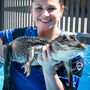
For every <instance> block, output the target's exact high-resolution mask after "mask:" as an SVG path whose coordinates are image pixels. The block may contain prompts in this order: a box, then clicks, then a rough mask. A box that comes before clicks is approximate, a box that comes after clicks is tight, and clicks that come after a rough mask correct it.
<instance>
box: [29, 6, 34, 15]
mask: <svg viewBox="0 0 90 90" xmlns="http://www.w3.org/2000/svg"><path fill="white" fill-rule="evenodd" d="M30 13H31V15H32V16H33V10H32V6H30Z"/></svg>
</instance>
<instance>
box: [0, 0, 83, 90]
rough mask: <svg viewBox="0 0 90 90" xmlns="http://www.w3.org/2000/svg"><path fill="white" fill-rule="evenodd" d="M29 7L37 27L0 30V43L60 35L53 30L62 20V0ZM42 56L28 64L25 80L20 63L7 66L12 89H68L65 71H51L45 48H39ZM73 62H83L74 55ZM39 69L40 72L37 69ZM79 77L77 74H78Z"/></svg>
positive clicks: (45, 0)
mask: <svg viewBox="0 0 90 90" xmlns="http://www.w3.org/2000/svg"><path fill="white" fill-rule="evenodd" d="M32 2H33V3H32V6H31V7H30V10H31V14H32V17H33V20H34V22H35V24H36V26H37V27H26V28H19V29H13V30H4V31H1V32H0V36H1V39H2V41H3V44H5V43H8V42H11V41H12V40H13V39H15V38H17V37H19V36H23V35H25V36H43V37H47V38H49V39H51V40H53V39H55V38H57V37H58V36H59V35H61V34H63V31H61V30H60V29H59V28H58V27H57V22H58V20H59V19H60V18H61V17H62V14H63V11H64V7H63V6H62V0H32ZM42 53H43V55H42V56H41V55H39V56H38V60H36V62H35V63H33V64H32V67H31V74H30V76H29V77H26V76H25V75H24V70H23V68H21V67H22V65H23V64H20V63H17V62H12V63H11V82H12V87H13V89H14V90H20V89H21V90H50V89H52V90H65V89H67V88H68V82H67V81H68V80H67V77H66V72H65V71H64V69H63V66H62V67H61V64H62V62H61V63H60V64H59V66H60V68H59V69H58V70H57V71H55V68H54V65H51V63H50V61H52V58H51V55H50V50H49V46H48V45H46V46H44V47H43V51H42ZM73 60H74V61H75V60H76V61H83V58H82V57H81V56H80V55H77V56H76V58H74V59H73ZM41 66H42V68H43V70H41ZM81 72H82V70H80V71H76V72H74V73H75V75H74V76H73V78H74V79H73V80H74V81H73V82H74V84H73V87H74V88H75V89H77V86H78V82H79V76H80V75H81ZM79 74H80V75H79Z"/></svg>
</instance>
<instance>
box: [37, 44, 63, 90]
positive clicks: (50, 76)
mask: <svg viewBox="0 0 90 90" xmlns="http://www.w3.org/2000/svg"><path fill="white" fill-rule="evenodd" d="M38 62H39V64H40V65H41V66H42V67H43V73H44V79H45V83H46V89H47V90H64V85H63V84H62V82H61V81H60V79H59V77H58V75H57V73H56V71H55V67H54V65H55V61H54V60H53V58H52V56H51V52H50V49H49V45H46V46H44V47H43V50H42V55H38Z"/></svg>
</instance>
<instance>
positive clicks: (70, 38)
mask: <svg viewBox="0 0 90 90" xmlns="http://www.w3.org/2000/svg"><path fill="white" fill-rule="evenodd" d="M47 44H49V46H50V51H51V55H52V58H53V60H54V61H55V64H56V63H58V62H60V61H63V62H64V66H65V68H66V71H67V75H68V80H69V84H70V85H69V87H70V88H71V90H73V84H72V80H71V79H72V70H71V62H70V60H69V58H70V57H71V56H72V55H73V54H74V53H76V52H80V51H83V50H85V49H86V45H84V44H82V43H80V42H79V41H78V40H77V38H76V36H75V35H63V36H59V37H58V38H56V39H54V40H50V39H48V38H45V37H29V36H22V37H18V38H16V39H15V40H13V41H12V42H11V43H9V44H8V45H6V46H5V48H4V59H5V65H4V87H3V89H4V90H11V87H10V85H9V84H11V82H10V64H11V61H16V62H19V63H23V64H24V65H23V67H22V68H24V70H25V72H24V73H26V77H28V76H29V74H30V67H31V65H32V62H33V61H34V58H37V56H38V54H42V48H43V46H44V45H47ZM19 56H20V57H22V56H23V57H25V58H26V59H24V60H20V59H17V58H18V57H19ZM7 88H8V89H7ZM69 90H70V89H69Z"/></svg>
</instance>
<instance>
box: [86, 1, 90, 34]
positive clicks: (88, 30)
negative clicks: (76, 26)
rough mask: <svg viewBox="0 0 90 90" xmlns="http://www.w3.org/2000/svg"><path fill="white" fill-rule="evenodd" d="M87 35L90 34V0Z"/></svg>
mask: <svg viewBox="0 0 90 90" xmlns="http://www.w3.org/2000/svg"><path fill="white" fill-rule="evenodd" d="M87 20H88V21H87V33H90V0H88V15H87Z"/></svg>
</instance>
